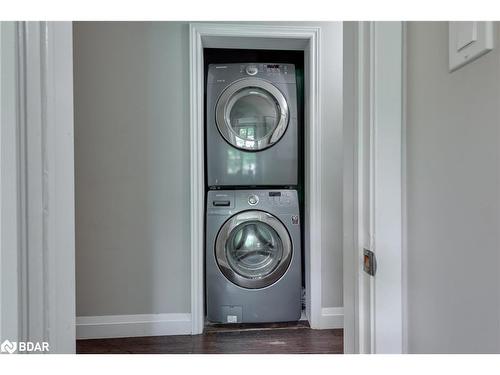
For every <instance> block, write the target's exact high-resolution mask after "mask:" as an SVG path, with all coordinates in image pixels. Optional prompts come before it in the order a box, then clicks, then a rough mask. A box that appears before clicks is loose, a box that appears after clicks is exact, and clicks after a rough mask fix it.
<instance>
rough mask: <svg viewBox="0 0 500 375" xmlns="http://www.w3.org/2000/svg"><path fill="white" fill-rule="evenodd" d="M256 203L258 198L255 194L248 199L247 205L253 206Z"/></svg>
mask: <svg viewBox="0 0 500 375" xmlns="http://www.w3.org/2000/svg"><path fill="white" fill-rule="evenodd" d="M257 203H259V197H258V196H256V195H255V194H252V195H250V196H249V197H248V204H250V205H252V206H255V205H256V204H257Z"/></svg>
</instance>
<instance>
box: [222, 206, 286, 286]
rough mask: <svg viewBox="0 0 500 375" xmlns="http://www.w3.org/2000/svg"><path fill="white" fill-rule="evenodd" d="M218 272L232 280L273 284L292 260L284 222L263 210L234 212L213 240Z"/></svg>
mask: <svg viewBox="0 0 500 375" xmlns="http://www.w3.org/2000/svg"><path fill="white" fill-rule="evenodd" d="M215 257H216V260H217V264H218V265H219V268H220V270H221V272H222V273H223V274H224V275H225V276H226V278H227V279H229V280H230V281H231V282H233V283H234V284H236V285H238V286H241V287H243V288H248V289H259V288H264V287H266V286H269V285H271V284H274V283H275V282H276V281H278V280H279V279H280V278H281V277H282V276H283V275H284V274H285V273H286V271H287V269H288V266H289V265H290V262H291V260H292V241H291V239H290V235H289V234H288V231H287V229H286V228H285V226H284V225H283V223H282V222H281V221H280V220H279V219H277V218H276V217H274V216H273V215H271V214H269V213H267V212H264V211H257V210H253V211H245V212H241V213H239V214H236V215H234V216H233V217H231V218H230V219H229V220H227V221H226V222H225V223H224V225H223V226H222V227H221V229H220V231H219V233H218V235H217V239H216V242H215Z"/></svg>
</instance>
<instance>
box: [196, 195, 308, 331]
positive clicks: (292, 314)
mask: <svg viewBox="0 0 500 375" xmlns="http://www.w3.org/2000/svg"><path fill="white" fill-rule="evenodd" d="M269 193H272V195H270V194H269ZM220 194H222V195H224V194H234V201H233V202H234V206H232V207H214V206H213V203H212V202H213V200H215V199H219V198H220V196H221V195H220ZM278 194H280V196H278ZM254 197H257V199H254ZM251 202H252V203H251ZM254 202H256V203H254ZM256 210H258V211H260V212H265V213H268V214H270V215H272V216H273V217H275V218H276V219H277V220H278V221H279V222H280V223H281V225H282V226H283V228H282V229H285V230H286V232H287V233H288V236H289V240H290V244H291V247H292V249H293V251H292V252H291V259H290V263H289V265H288V267H287V268H286V271H285V272H284V274H283V275H282V276H281V277H280V278H278V280H277V281H275V282H274V283H271V284H270V285H267V286H263V287H261V288H254V289H249V288H245V287H241V286H238V285H236V284H235V283H234V282H232V281H230V280H229V279H228V278H227V277H226V275H224V273H223V272H222V271H221V269H220V267H219V265H218V263H217V258H216V242H217V235H218V234H219V232H220V231H221V228H222V227H223V226H224V224H225V223H226V222H228V220H229V219H230V218H231V217H234V216H235V215H238V214H239V213H242V212H252V211H256ZM282 236H283V237H285V238H286V236H285V235H282ZM300 236H301V233H300V216H299V205H298V198H297V192H296V191H294V190H286V189H283V190H232V191H228V190H219V191H209V192H208V194H207V220H206V254H205V258H206V305H207V318H208V320H210V321H212V322H222V323H226V322H227V315H228V310H227V306H241V309H242V320H241V321H242V322H244V323H255V322H279V321H294V320H298V319H299V318H300V314H301V302H300V301H301V290H302V283H301V247H300ZM229 315H237V314H229ZM231 319H233V318H232V317H231ZM236 319H237V318H236Z"/></svg>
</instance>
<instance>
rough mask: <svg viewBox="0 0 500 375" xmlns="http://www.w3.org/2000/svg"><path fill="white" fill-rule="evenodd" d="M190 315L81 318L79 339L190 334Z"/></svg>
mask: <svg viewBox="0 0 500 375" xmlns="http://www.w3.org/2000/svg"><path fill="white" fill-rule="evenodd" d="M191 328H192V327H191V314H137V315H104V316H79V317H77V318H76V338H77V339H102V338H112V337H137V336H168V335H190V334H191Z"/></svg>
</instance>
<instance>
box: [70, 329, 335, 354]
mask: <svg viewBox="0 0 500 375" xmlns="http://www.w3.org/2000/svg"><path fill="white" fill-rule="evenodd" d="M343 346H344V340H343V331H342V330H341V329H327V330H312V329H310V328H309V326H308V325H307V323H302V322H299V323H293V324H267V325H207V326H206V329H205V333H204V334H202V335H196V336H188V335H186V336H184V335H183V336H151V337H127V338H117V339H95V340H77V342H76V350H77V353H78V354H149V353H151V354H189V353H192V354H341V353H343Z"/></svg>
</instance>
